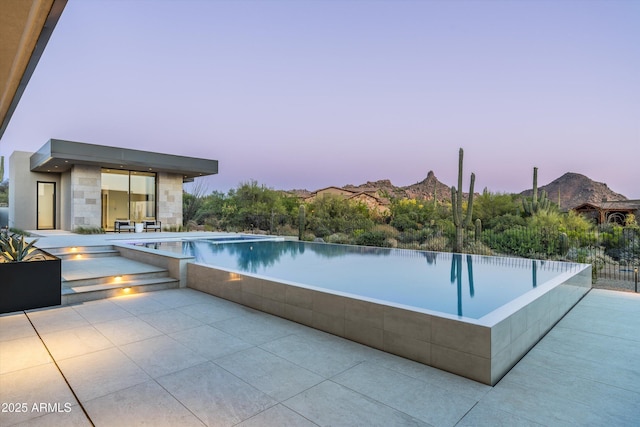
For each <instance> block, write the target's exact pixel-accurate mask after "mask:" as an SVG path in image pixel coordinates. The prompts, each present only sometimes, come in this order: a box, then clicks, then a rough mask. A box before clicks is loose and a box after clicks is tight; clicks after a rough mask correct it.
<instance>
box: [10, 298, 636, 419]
mask: <svg viewBox="0 0 640 427" xmlns="http://www.w3.org/2000/svg"><path fill="white" fill-rule="evenodd" d="M639 331H640V295H638V294H631V293H625V292H615V291H604V290H592V291H591V292H590V293H589V294H587V296H586V297H585V298H584V299H583V300H582V301H581V302H580V303H579V304H578V305H577V306H576V307H574V309H573V310H572V311H571V312H570V313H569V314H568V315H567V316H565V318H564V319H563V320H562V321H561V322H560V323H558V324H557V325H556V326H555V327H554V328H553V330H552V331H551V332H550V333H549V334H547V336H546V337H544V338H543V340H542V341H541V342H540V343H538V345H536V346H535V348H533V349H532V350H531V351H530V352H529V353H528V354H527V356H525V358H524V359H522V360H521V361H520V362H519V363H518V364H517V365H516V366H515V367H514V368H513V369H512V370H511V372H509V373H508V374H507V375H506V376H505V377H504V378H503V379H502V380H501V381H500V382H499V383H498V384H497V385H496V386H495V387H489V386H486V385H483V384H479V383H476V382H474V381H471V380H468V379H465V378H462V377H459V376H456V375H453V374H450V373H447V372H444V371H440V370H437V369H434V368H431V367H428V366H425V365H421V364H419V363H416V362H411V361H408V360H406V359H402V358H400V357H396V356H392V355H389V354H386V353H383V352H381V351H377V350H374V349H371V348H368V347H365V346H362V345H359V344H356V343H353V342H350V341H347V340H344V339H341V338H338V337H335V336H332V335H329V334H326V333H323V332H319V331H316V330H313V329H310V328H307V327H305V326H301V325H298V324H296V323H293V322H289V321H286V320H282V319H280V318H277V317H273V316H270V315H266V314H263V313H260V312H257V311H254V310H251V309H248V308H245V307H243V306H240V305H237V304H234V303H231V302H229V301H225V300H221V299H218V298H215V297H213V296H210V295H207V294H204V293H200V292H197V291H194V290H191V289H176V290H165V291H158V292H150V293H146V294H138V295H131V296H125V297H117V298H111V299H105V300H99V301H92V302H87V303H83V304H78V305H72V306H64V307H57V308H51V309H42V310H34V311H29V312H27V313H22V312H20V313H14V314H8V315H4V316H1V317H0V340H1V341H0V402H2V408H1V409H2V411H1V412H0V425H2V426H12V425H38V426H42V425H50V426H60V425H65V426H84V425H91V424H93V425H96V426H110V425H114V426H134V425H154V426H162V425H166V426H178V425H200V426H201V425H209V426H214V425H215V426H232V425H241V426H286V425H302V426H304V425H309V426H311V425H333V426H340V425H344V426H353V425H362V426H372V425H380V426H391V425H434V426H454V425H459V426H472V425H473V426H477V425H486V426H495V425H508V426H513V425H553V426H556V425H594V426H625V425H628V426H632V425H637V423H638V419H640V359H639V358H638V355H640V332H639ZM23 404H24V405H23ZM34 404H35V406H34ZM23 409H24V411H22V410H23ZM18 410H21V412H17V411H18Z"/></svg>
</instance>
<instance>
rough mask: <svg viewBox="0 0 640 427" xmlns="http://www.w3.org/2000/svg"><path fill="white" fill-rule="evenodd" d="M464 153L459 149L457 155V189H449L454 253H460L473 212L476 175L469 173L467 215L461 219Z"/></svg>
mask: <svg viewBox="0 0 640 427" xmlns="http://www.w3.org/2000/svg"><path fill="white" fill-rule="evenodd" d="M463 156H464V151H463V150H462V148H461V149H460V153H459V155H458V189H457V190H456V187H453V186H452V187H451V210H452V211H453V224H454V225H455V226H456V240H455V242H454V245H453V251H454V252H462V248H463V246H464V229H465V228H467V227H469V225H470V224H471V213H472V212H473V185H474V184H475V182H476V175H475V174H474V173H471V185H470V186H469V203H468V204H467V215H466V217H464V218H463V217H462V158H463Z"/></svg>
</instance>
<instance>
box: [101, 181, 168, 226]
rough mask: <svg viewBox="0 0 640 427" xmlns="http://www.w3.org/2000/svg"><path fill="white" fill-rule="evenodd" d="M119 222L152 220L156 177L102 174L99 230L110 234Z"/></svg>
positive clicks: (154, 212) (154, 214)
mask: <svg viewBox="0 0 640 427" xmlns="http://www.w3.org/2000/svg"><path fill="white" fill-rule="evenodd" d="M119 219H125V220H126V219H128V220H132V221H136V222H140V221H142V220H145V219H156V174H155V173H149V172H137V171H124V170H117V169H103V170H102V228H104V229H105V230H113V229H114V223H115V221H116V220H119Z"/></svg>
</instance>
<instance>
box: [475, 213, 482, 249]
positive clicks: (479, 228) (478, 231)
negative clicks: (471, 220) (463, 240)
mask: <svg viewBox="0 0 640 427" xmlns="http://www.w3.org/2000/svg"><path fill="white" fill-rule="evenodd" d="M480 237H482V220H481V219H480V218H476V236H475V238H476V243H478V242H480Z"/></svg>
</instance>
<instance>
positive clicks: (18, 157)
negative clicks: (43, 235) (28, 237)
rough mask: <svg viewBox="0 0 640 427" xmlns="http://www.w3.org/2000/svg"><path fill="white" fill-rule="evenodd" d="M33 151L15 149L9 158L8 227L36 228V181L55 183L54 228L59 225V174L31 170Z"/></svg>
mask: <svg viewBox="0 0 640 427" xmlns="http://www.w3.org/2000/svg"><path fill="white" fill-rule="evenodd" d="M32 154H33V153H28V152H25V151H15V152H13V153H12V154H11V157H10V158H9V227H12V228H19V229H21V230H35V229H36V214H37V185H38V181H44V182H55V183H56V228H58V227H60V190H59V189H60V174H55V173H40V172H31V171H30V165H29V159H30V157H31V155H32Z"/></svg>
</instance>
